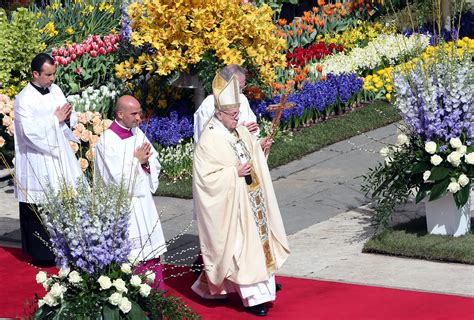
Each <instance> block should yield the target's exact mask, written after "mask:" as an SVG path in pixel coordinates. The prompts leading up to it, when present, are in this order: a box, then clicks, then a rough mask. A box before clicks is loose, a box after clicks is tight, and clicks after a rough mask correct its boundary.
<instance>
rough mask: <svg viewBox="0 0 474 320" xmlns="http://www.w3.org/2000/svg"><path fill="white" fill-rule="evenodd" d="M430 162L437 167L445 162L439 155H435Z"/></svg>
mask: <svg viewBox="0 0 474 320" xmlns="http://www.w3.org/2000/svg"><path fill="white" fill-rule="evenodd" d="M430 161H431V163H432V164H433V165H434V166H437V165H439V164H440V163H441V162H443V158H441V157H440V156H438V155H437V154H435V155H434V156H431V159H430Z"/></svg>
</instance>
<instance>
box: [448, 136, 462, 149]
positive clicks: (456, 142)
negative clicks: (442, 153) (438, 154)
mask: <svg viewBox="0 0 474 320" xmlns="http://www.w3.org/2000/svg"><path fill="white" fill-rule="evenodd" d="M449 144H450V145H451V147H453V148H454V149H458V148H461V146H462V142H461V139H459V138H451V139H449Z"/></svg>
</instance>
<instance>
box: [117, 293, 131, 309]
mask: <svg viewBox="0 0 474 320" xmlns="http://www.w3.org/2000/svg"><path fill="white" fill-rule="evenodd" d="M119 309H120V311H122V312H123V313H128V312H129V311H130V310H132V303H131V302H130V300H128V299H127V298H126V297H123V298H122V299H121V300H120V303H119Z"/></svg>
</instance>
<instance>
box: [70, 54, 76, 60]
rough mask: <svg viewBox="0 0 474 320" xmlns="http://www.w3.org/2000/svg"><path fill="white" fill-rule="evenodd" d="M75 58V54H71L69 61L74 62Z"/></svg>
mask: <svg viewBox="0 0 474 320" xmlns="http://www.w3.org/2000/svg"><path fill="white" fill-rule="evenodd" d="M76 58H77V55H76V54H75V53H73V54H71V59H72V60H73V61H74V60H76Z"/></svg>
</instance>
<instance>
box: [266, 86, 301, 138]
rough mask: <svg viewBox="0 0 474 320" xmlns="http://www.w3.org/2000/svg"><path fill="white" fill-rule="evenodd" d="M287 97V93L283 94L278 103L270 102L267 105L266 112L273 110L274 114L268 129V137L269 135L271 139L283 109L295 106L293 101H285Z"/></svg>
mask: <svg viewBox="0 0 474 320" xmlns="http://www.w3.org/2000/svg"><path fill="white" fill-rule="evenodd" d="M287 98H288V95H287V94H284V95H283V96H282V97H281V99H280V102H279V103H277V104H271V105H269V106H268V107H267V111H268V112H275V116H274V117H273V120H272V124H271V126H270V130H269V133H268V137H271V138H272V139H273V136H274V135H275V132H276V129H277V128H278V126H279V125H280V119H281V114H282V113H283V110H287V109H292V108H294V106H295V103H294V102H288V103H286V99H287Z"/></svg>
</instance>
